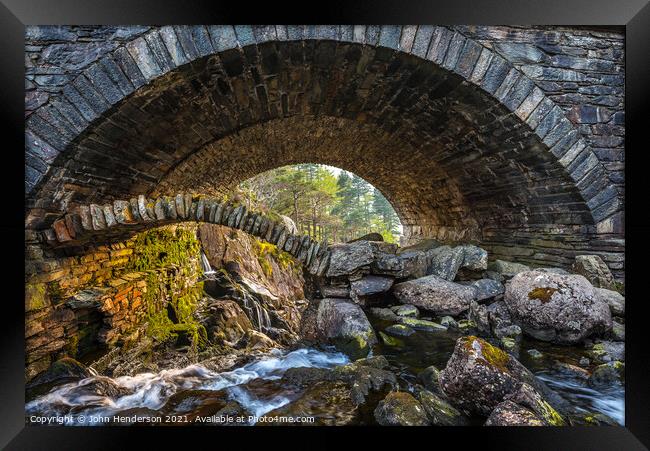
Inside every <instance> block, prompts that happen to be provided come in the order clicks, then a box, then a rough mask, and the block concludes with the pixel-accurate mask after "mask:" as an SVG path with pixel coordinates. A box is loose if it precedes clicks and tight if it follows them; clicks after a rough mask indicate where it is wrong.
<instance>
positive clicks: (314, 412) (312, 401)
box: [260, 381, 359, 426]
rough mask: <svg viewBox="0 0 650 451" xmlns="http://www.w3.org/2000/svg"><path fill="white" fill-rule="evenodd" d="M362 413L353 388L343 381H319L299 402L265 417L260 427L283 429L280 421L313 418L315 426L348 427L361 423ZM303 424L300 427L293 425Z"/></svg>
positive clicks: (310, 387) (297, 400) (271, 412)
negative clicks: (354, 396)
mask: <svg viewBox="0 0 650 451" xmlns="http://www.w3.org/2000/svg"><path fill="white" fill-rule="evenodd" d="M358 416H359V409H358V407H357V405H356V404H355V403H354V401H353V400H352V394H351V392H350V388H349V387H348V385H347V384H346V383H345V382H342V381H318V382H315V383H314V384H312V385H309V386H308V387H307V388H306V390H305V391H304V392H303V393H302V394H301V395H300V397H299V398H298V399H296V400H295V401H292V402H290V403H288V404H285V405H284V406H282V407H279V408H277V409H273V410H271V411H270V412H268V413H267V414H265V415H264V419H263V420H262V421H261V422H260V424H261V425H273V426H283V425H286V424H287V423H285V422H282V421H279V419H280V418H294V419H298V418H304V417H313V418H314V422H313V423H307V424H309V425H313V426H346V425H351V424H355V423H356V422H358ZM294 424H301V423H294Z"/></svg>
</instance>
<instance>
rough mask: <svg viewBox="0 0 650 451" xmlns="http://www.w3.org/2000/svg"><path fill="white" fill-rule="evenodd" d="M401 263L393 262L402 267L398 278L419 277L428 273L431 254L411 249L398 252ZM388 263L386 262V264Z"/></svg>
mask: <svg viewBox="0 0 650 451" xmlns="http://www.w3.org/2000/svg"><path fill="white" fill-rule="evenodd" d="M397 258H398V259H399V261H400V263H399V264H398V263H396V262H393V263H392V265H394V266H396V267H397V266H398V265H399V267H401V273H399V275H396V277H398V278H407V277H410V278H415V279H417V278H419V277H424V276H426V275H427V270H428V268H429V256H428V254H427V253H426V252H422V251H409V252H403V253H400V254H398V256H397ZM385 264H386V263H384V265H385Z"/></svg>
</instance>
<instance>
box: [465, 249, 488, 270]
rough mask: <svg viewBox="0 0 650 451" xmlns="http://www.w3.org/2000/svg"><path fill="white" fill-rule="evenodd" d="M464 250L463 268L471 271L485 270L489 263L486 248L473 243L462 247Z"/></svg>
mask: <svg viewBox="0 0 650 451" xmlns="http://www.w3.org/2000/svg"><path fill="white" fill-rule="evenodd" d="M461 248H462V250H463V262H462V264H461V268H464V269H468V270H470V271H485V270H486V269H487V265H488V254H487V251H486V250H485V249H482V248H480V247H478V246H474V245H473V244H466V245H464V246H462V247H461Z"/></svg>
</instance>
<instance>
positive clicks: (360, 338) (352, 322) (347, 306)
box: [316, 298, 377, 359]
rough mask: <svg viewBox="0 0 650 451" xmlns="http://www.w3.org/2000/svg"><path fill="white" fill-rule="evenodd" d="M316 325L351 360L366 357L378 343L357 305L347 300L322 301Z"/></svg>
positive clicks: (328, 299)
mask: <svg viewBox="0 0 650 451" xmlns="http://www.w3.org/2000/svg"><path fill="white" fill-rule="evenodd" d="M316 324H317V326H318V328H320V330H321V331H322V332H323V334H324V336H325V337H326V338H327V339H329V340H330V341H332V342H333V343H334V344H335V345H336V346H337V347H338V348H339V349H341V351H343V352H345V353H346V354H348V355H349V356H350V357H351V358H353V359H357V358H360V357H365V356H367V355H368V352H370V347H371V346H372V345H373V344H375V343H377V337H376V336H375V332H374V331H373V329H372V326H371V325H370V322H369V321H368V318H366V315H365V314H364V313H363V310H361V307H359V306H358V305H357V304H355V303H353V302H351V301H350V300H346V299H333V298H325V299H322V300H321V301H320V303H319V305H318V312H317V314H316Z"/></svg>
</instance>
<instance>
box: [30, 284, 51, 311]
mask: <svg viewBox="0 0 650 451" xmlns="http://www.w3.org/2000/svg"><path fill="white" fill-rule="evenodd" d="M50 285H51V284H50ZM48 288H49V287H46V285H45V284H44V283H35V284H27V285H25V311H27V312H31V311H32V310H40V309H42V308H45V307H47V305H48V303H49V298H48V296H50V295H49V290H48Z"/></svg>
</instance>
